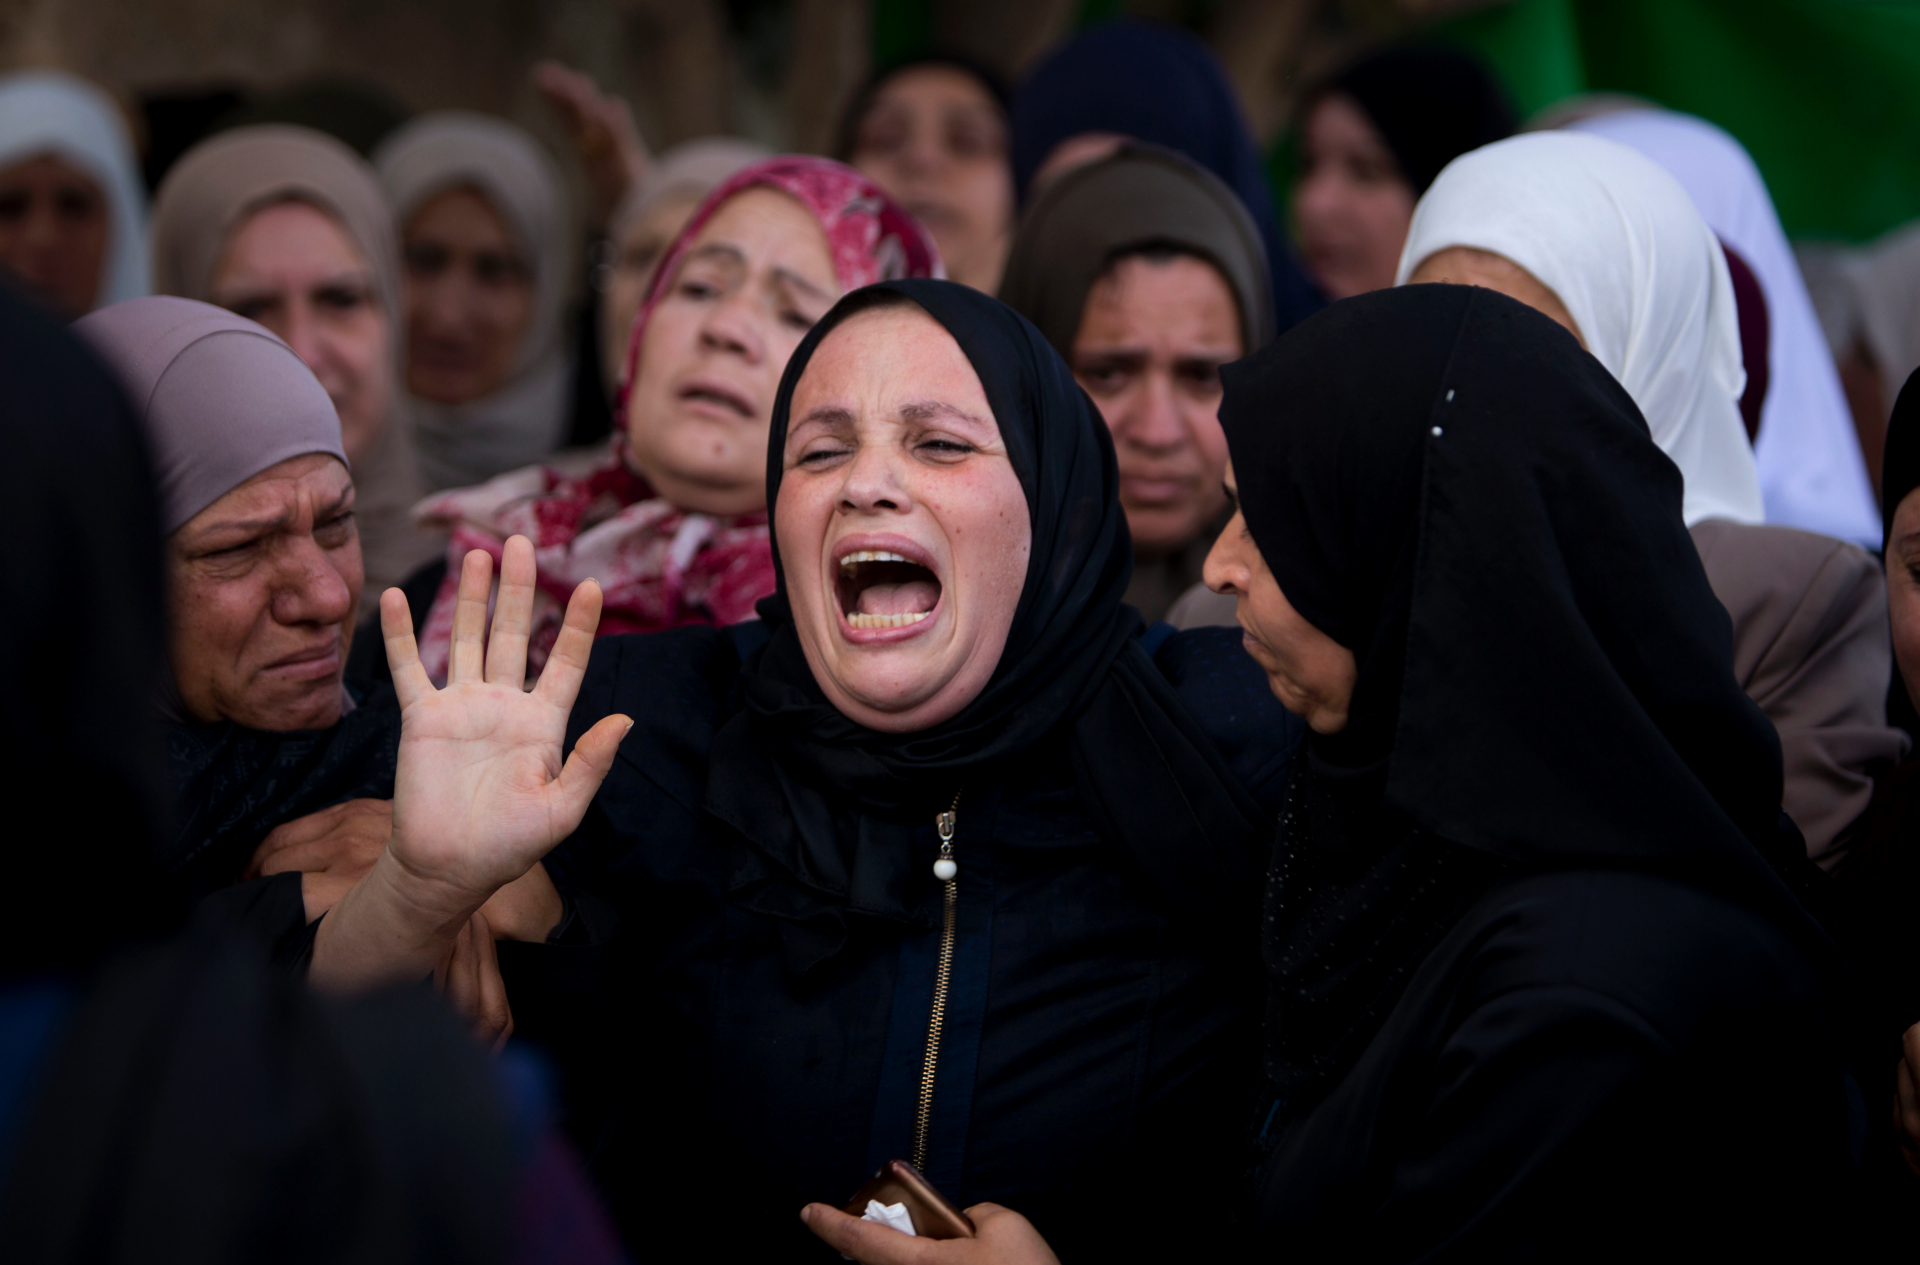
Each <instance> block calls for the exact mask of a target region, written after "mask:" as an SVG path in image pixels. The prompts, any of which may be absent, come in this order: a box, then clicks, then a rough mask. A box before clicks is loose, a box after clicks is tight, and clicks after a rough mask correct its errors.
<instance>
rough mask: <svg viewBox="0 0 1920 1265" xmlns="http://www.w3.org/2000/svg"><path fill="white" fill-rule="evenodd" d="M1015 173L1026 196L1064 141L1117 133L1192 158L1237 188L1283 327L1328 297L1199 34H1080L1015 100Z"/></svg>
mask: <svg viewBox="0 0 1920 1265" xmlns="http://www.w3.org/2000/svg"><path fill="white" fill-rule="evenodd" d="M1011 125H1012V135H1013V179H1014V186H1015V188H1016V189H1017V190H1018V191H1019V194H1020V200H1021V202H1022V203H1025V202H1026V201H1027V199H1028V198H1029V197H1030V196H1031V194H1032V185H1033V177H1034V173H1035V172H1037V171H1039V169H1040V166H1041V164H1042V163H1044V162H1046V160H1047V156H1048V155H1049V154H1051V153H1052V152H1053V151H1054V148H1055V147H1056V146H1057V145H1059V144H1060V142H1061V141H1064V140H1068V139H1070V138H1072V137H1075V136H1079V135H1082V134H1083V133H1086V132H1114V133H1118V134H1119V135H1121V136H1130V137H1133V138H1134V139H1135V140H1141V141H1146V142H1147V143H1148V144H1152V145H1159V146H1162V147H1164V148H1166V149H1171V150H1173V151H1175V152H1176V153H1181V154H1185V155H1186V156H1187V157H1188V158H1191V159H1193V161H1195V162H1197V163H1199V164H1200V165H1201V166H1202V167H1205V168H1206V169H1207V170H1208V171H1211V172H1212V173H1213V174H1214V175H1216V176H1218V177H1220V179H1221V180H1222V181H1224V182H1225V183H1226V185H1227V187H1228V188H1230V189H1232V190H1233V191H1234V193H1236V194H1238V195H1239V197H1240V201H1241V202H1242V203H1243V204H1244V205H1245V206H1246V208H1247V213H1248V214H1249V215H1251V216H1252V217H1253V222H1254V224H1255V225H1256V226H1257V227H1258V228H1259V230H1260V236H1261V239H1262V240H1263V241H1265V243H1266V247H1267V266H1268V268H1269V269H1270V270H1271V271H1270V275H1271V278H1272V282H1273V305H1274V312H1275V316H1276V318H1277V319H1278V321H1279V324H1280V328H1281V329H1286V328H1287V327H1288V326H1290V325H1292V324H1293V323H1294V322H1295V321H1297V320H1299V319H1300V318H1301V317H1303V316H1305V315H1306V314H1307V313H1309V312H1312V311H1314V310H1315V309H1316V308H1318V307H1319V306H1320V304H1321V303H1322V302H1323V300H1322V299H1321V298H1320V296H1319V295H1318V294H1317V293H1315V291H1314V289H1313V286H1312V285H1311V284H1309V283H1308V281H1307V279H1306V274H1305V273H1303V272H1302V271H1301V270H1300V265H1299V263H1298V262H1297V261H1296V260H1295V259H1294V257H1293V249H1292V246H1291V245H1290V244H1289V243H1288V241H1287V235H1286V233H1285V232H1283V231H1282V230H1281V227H1280V221H1279V219H1278V217H1277V216H1276V215H1275V214H1274V209H1273V191H1272V189H1271V188H1270V187H1269V186H1268V184H1267V174H1266V168H1265V165H1264V164H1263V163H1262V162H1261V159H1260V150H1259V148H1258V147H1257V146H1256V145H1255V144H1254V141H1253V132H1252V130H1251V129H1250V128H1248V126H1247V120H1246V116H1245V115H1243V114H1242V113H1241V112H1240V102H1239V99H1238V98H1237V97H1235V96H1234V94H1233V85H1232V84H1231V83H1229V82H1228V80H1227V75H1226V72H1225V71H1224V70H1222V69H1221V68H1220V62H1219V59H1218V58H1216V57H1215V56H1214V55H1213V50H1212V49H1210V48H1208V47H1207V45H1206V43H1205V42H1204V41H1202V40H1201V39H1199V38H1198V37H1197V36H1194V35H1192V34H1189V33H1188V32H1186V31H1183V30H1180V29H1179V28H1177V27H1172V26H1167V25H1164V24H1162V23H1158V22H1143V21H1139V20H1137V19H1122V20H1119V21H1115V22H1105V23H1102V24H1100V25H1098V26H1092V27H1089V28H1087V29H1086V30H1084V31H1080V32H1078V33H1077V34H1075V35H1074V36H1073V37H1072V38H1071V39H1069V40H1067V41H1065V42H1064V43H1062V44H1061V45H1060V46H1059V47H1058V48H1056V49H1054V50H1053V51H1051V52H1049V53H1048V54H1047V56H1046V57H1045V58H1044V59H1043V60H1042V61H1041V62H1040V64H1039V65H1038V66H1036V67H1035V68H1034V70H1033V72H1032V73H1031V74H1030V75H1028V77H1027V80H1026V82H1025V83H1023V84H1021V85H1020V89H1019V91H1018V92H1016V93H1015V94H1014V98H1013V112H1012V116H1011Z"/></svg>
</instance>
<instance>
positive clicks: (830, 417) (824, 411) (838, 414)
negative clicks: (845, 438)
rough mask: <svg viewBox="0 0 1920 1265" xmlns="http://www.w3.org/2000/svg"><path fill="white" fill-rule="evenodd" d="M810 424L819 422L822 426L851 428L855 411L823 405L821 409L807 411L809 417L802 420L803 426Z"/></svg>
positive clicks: (838, 406) (833, 405)
mask: <svg viewBox="0 0 1920 1265" xmlns="http://www.w3.org/2000/svg"><path fill="white" fill-rule="evenodd" d="M809 422H818V423H819V424H820V425H822V426H851V425H853V410H851V409H847V408H842V407H841V406H840V405H838V404H822V405H821V406H820V407H819V408H816V409H809V410H807V415H806V416H805V417H803V418H801V419H800V424H801V425H803V426H804V425H806V424H807V423H809Z"/></svg>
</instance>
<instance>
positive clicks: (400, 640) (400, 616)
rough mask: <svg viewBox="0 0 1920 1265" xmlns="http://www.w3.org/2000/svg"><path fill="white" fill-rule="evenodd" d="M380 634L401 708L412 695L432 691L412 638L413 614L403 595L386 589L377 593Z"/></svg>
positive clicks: (420, 694)
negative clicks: (378, 594) (385, 647)
mask: <svg viewBox="0 0 1920 1265" xmlns="http://www.w3.org/2000/svg"><path fill="white" fill-rule="evenodd" d="M380 636H381V639H382V640H383V641H385V642H386V645H387V668H388V669H389V670H390V671H391V672H392V673H393V692H394V693H395V694H396V695H398V696H399V698H400V706H401V707H402V708H403V709H404V708H406V707H407V706H409V705H411V704H412V702H413V700H414V699H416V698H423V697H425V696H426V695H428V694H431V693H433V681H432V680H431V679H429V678H428V676H427V670H426V668H424V667H422V666H421V664H420V646H419V645H418V643H416V642H415V641H414V639H413V614H412V612H410V611H409V610H408V609H407V595H406V594H405V593H402V592H401V591H400V590H399V589H388V590H387V591H386V592H384V593H382V594H381V595H380Z"/></svg>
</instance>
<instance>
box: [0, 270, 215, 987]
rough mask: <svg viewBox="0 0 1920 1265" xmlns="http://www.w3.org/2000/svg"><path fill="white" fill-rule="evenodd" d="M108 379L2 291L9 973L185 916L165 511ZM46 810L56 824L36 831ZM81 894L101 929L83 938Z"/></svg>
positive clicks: (4, 958)
mask: <svg viewBox="0 0 1920 1265" xmlns="http://www.w3.org/2000/svg"><path fill="white" fill-rule="evenodd" d="M114 384H115V379H114V378H113V376H112V375H111V374H109V373H108V372H107V370H106V368H105V366H103V365H102V364H101V363H100V361H99V359H98V358H97V357H95V356H94V355H93V354H92V352H91V351H90V350H89V349H87V348H86V347H83V346H82V345H81V344H80V342H79V340H77V339H76V338H74V337H73V336H71V335H70V334H68V333H67V332H66V331H65V330H63V329H61V328H59V327H58V326H57V325H56V324H55V322H53V321H52V320H51V319H49V318H47V317H45V316H43V315H41V313H40V312H39V311H38V310H37V309H34V308H31V307H29V306H28V305H27V304H26V303H25V302H24V301H23V300H21V299H19V298H17V297H15V296H14V295H13V294H12V293H11V292H8V291H7V290H6V289H5V288H4V287H0V399H4V400H5V401H6V405H5V408H4V409H0V418H4V426H5V433H6V449H7V460H6V461H5V462H4V463H0V515H4V516H5V522H6V523H8V524H11V526H8V527H6V528H5V534H6V538H7V539H8V540H11V541H13V542H14V545H15V547H14V548H13V550H12V551H11V555H10V557H9V558H8V562H7V565H6V567H5V568H0V610H4V611H5V612H6V618H5V619H4V620H0V662H5V663H6V664H7V665H8V667H9V675H10V677H11V684H10V687H9V693H10V697H9V699H8V705H7V710H6V715H7V719H6V726H5V731H4V733H5V736H4V738H0V777H4V779H5V786H6V787H7V790H8V792H9V793H8V795H7V797H6V798H7V802H8V803H10V804H13V805H14V806H15V809H16V811H17V812H20V813H22V814H25V816H23V818H22V820H21V821H20V822H19V823H17V824H16V825H15V827H14V828H13V829H12V830H10V831H9V832H8V835H9V838H10V839H11V840H12V841H13V844H14V845H15V846H12V847H9V848H8V849H7V866H8V877H7V884H8V888H9V890H11V891H13V892H14V893H15V894H16V899H15V900H14V901H13V911H12V913H11V914H10V916H9V917H8V918H7V919H6V920H5V925H4V926H3V927H0V970H3V971H4V972H6V973H9V974H15V973H22V972H31V971H39V970H46V969H48V968H50V967H52V966H55V965H60V966H68V967H80V966H85V965H87V964H88V963H90V962H91V961H92V960H93V959H95V958H97V957H98V956H99V955H100V954H101V953H103V952H105V951H107V950H108V949H110V948H112V947H113V946H114V945H115V944H117V943H119V942H121V941H123V940H125V939H127V938H130V937H135V936H138V935H141V934H143V933H151V932H156V931H159V930H163V929H165V928H166V927H167V926H169V925H171V924H173V923H177V922H178V920H179V919H180V917H181V916H182V913H183V911H184V904H183V903H182V902H181V901H178V900H175V899H172V898H171V897H170V895H169V893H168V892H167V891H166V890H165V889H163V888H162V887H161V886H160V884H159V882H158V880H157V870H156V858H157V849H158V847H159V845H160V842H161V840H162V838H163V837H164V835H165V834H166V833H167V831H166V828H165V825H164V823H165V822H166V821H167V819H168V817H169V815H170V814H169V813H168V811H167V809H168V807H169V806H170V799H169V795H170V793H169V790H168V787H167V784H166V778H165V773H164V769H163V767H162V763H161V761H160V758H159V737H160V735H159V726H158V720H157V718H156V717H154V716H153V715H152V714H151V712H152V709H151V708H149V707H148V706H146V700H147V699H148V698H149V697H151V695H152V692H153V687H154V683H155V682H156V681H158V680H159V679H160V676H161V673H162V671H163V663H162V659H161V650H162V647H163V646H165V644H166V632H165V625H164V621H163V619H162V613H161V612H162V609H163V606H162V594H161V569H160V558H161V552H160V508H159V501H158V498H157V496H156V494H155V491H154V479H153V474H152V472H151V467H150V466H149V464H148V461H147V455H146V446H145V444H144V442H143V441H142V439H141V437H140V434H139V431H138V429H137V428H136V426H135V424H134V420H133V413H132V411H131V410H130V409H129V408H128V406H127V403H126V401H125V399H124V398H122V396H121V395H120V392H119V390H118V388H117V387H116V386H115V385H114ZM36 808H37V809H38V812H36V811H35V809H36ZM39 812H44V813H46V814H48V816H47V817H46V818H44V819H43V820H46V821H49V822H57V823H59V824H58V825H57V826H54V827H52V828H51V829H50V830H40V831H35V830H30V829H28V828H26V819H27V818H30V817H37V816H38V814H39ZM82 893H84V894H85V895H84V900H85V906H86V909H87V922H86V924H85V925H86V926H88V927H89V928H90V930H89V931H87V932H86V933H85V934H79V935H77V934H76V931H75V918H76V914H77V904H78V902H80V901H81V899H82V897H81V894H82Z"/></svg>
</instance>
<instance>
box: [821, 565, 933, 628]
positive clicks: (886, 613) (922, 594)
mask: <svg viewBox="0 0 1920 1265" xmlns="http://www.w3.org/2000/svg"><path fill="white" fill-rule="evenodd" d="M835 587H836V588H837V589H838V591H839V596H840V610H841V613H842V614H843V615H844V616H845V617H846V621H847V626H848V627H850V628H905V627H907V626H908V625H910V624H917V623H919V622H920V621H921V620H923V619H925V618H926V617H927V616H929V615H931V614H933V608H934V607H935V606H937V605H939V603H940V580H939V577H937V576H935V575H934V573H933V572H932V571H931V570H929V569H928V568H926V567H923V566H921V565H920V564H919V563H917V562H910V561H908V560H907V559H906V558H904V557H902V556H901V555H899V554H897V553H890V552H888V551H887V550H884V549H860V550H856V551H855V552H853V553H850V554H848V555H847V556H846V557H844V558H842V559H840V578H839V581H838V583H837V584H836V586H835Z"/></svg>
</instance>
